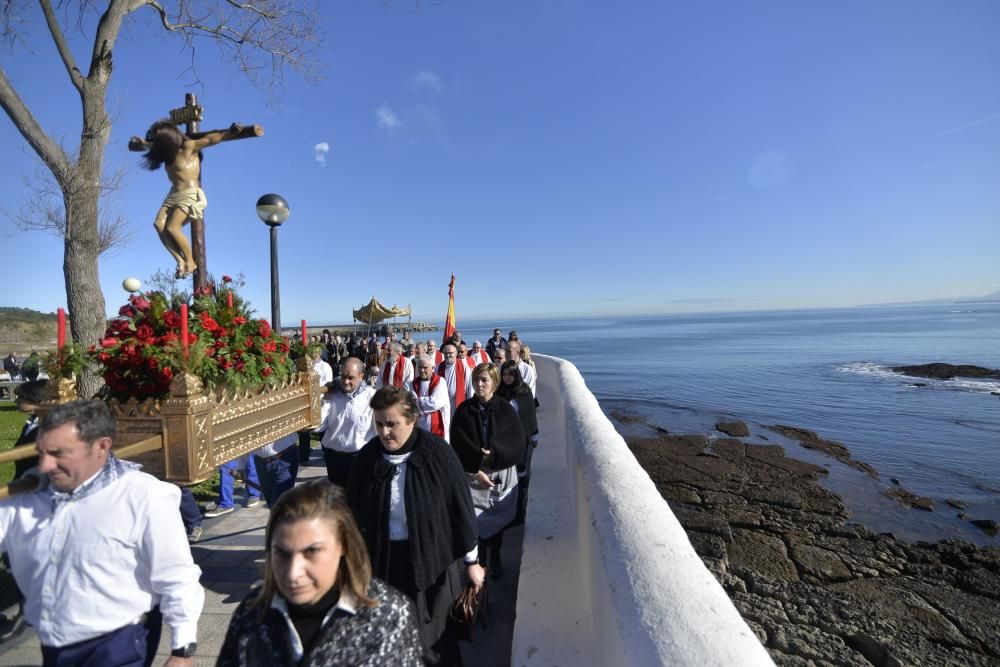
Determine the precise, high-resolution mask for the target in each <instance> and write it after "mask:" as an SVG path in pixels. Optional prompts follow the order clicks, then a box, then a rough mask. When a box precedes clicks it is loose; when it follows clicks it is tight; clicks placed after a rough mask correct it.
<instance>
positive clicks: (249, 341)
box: [244, 336, 253, 347]
mask: <svg viewBox="0 0 1000 667" xmlns="http://www.w3.org/2000/svg"><path fill="white" fill-rule="evenodd" d="M244 345H246V346H247V347H253V336H247V339H246V342H245V343H244Z"/></svg>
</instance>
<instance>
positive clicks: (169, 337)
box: [160, 331, 177, 345]
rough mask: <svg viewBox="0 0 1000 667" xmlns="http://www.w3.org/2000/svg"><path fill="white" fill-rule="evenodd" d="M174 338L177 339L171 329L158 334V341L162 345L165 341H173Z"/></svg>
mask: <svg viewBox="0 0 1000 667" xmlns="http://www.w3.org/2000/svg"><path fill="white" fill-rule="evenodd" d="M175 340H177V334H175V333H174V332H173V331H168V332H167V333H165V334H163V335H162V336H160V343H162V344H164V345H166V344H167V343H173V342H174V341H175Z"/></svg>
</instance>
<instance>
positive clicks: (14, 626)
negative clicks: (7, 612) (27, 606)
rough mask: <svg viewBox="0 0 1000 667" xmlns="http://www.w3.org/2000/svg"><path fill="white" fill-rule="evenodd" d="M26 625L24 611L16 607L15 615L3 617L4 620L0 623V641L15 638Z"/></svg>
mask: <svg viewBox="0 0 1000 667" xmlns="http://www.w3.org/2000/svg"><path fill="white" fill-rule="evenodd" d="M26 627H28V623H27V622H26V621H25V620H24V613H22V611H21V610H20V609H18V610H17V615H16V616H14V618H8V619H4V621H3V622H2V623H0V643H3V642H8V641H11V640H12V639H15V638H16V637H17V636H18V635H20V634H21V633H22V632H24V629H25V628H26Z"/></svg>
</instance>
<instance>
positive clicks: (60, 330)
mask: <svg viewBox="0 0 1000 667" xmlns="http://www.w3.org/2000/svg"><path fill="white" fill-rule="evenodd" d="M56 322H57V328H56V346H57V347H58V348H59V349H60V350H61V349H63V346H64V345H66V311H65V310H63V309H62V308H59V309H57V310H56Z"/></svg>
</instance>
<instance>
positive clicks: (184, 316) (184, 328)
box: [181, 303, 188, 359]
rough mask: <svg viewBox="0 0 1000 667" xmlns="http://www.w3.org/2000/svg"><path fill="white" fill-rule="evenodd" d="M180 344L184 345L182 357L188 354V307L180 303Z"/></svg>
mask: <svg viewBox="0 0 1000 667" xmlns="http://www.w3.org/2000/svg"><path fill="white" fill-rule="evenodd" d="M181 345H183V346H184V358H185V359H187V356H188V307H187V304H186V303H182V304H181Z"/></svg>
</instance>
